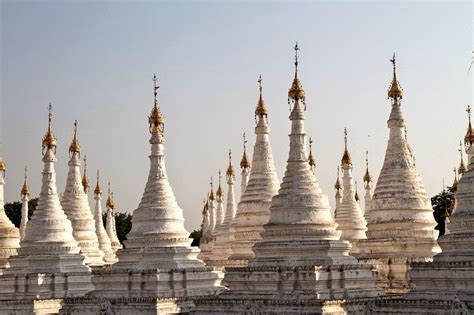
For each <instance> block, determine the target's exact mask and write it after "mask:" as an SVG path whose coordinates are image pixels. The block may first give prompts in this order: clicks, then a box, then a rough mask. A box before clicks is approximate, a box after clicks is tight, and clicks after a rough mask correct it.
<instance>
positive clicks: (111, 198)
mask: <svg viewBox="0 0 474 315" xmlns="http://www.w3.org/2000/svg"><path fill="white" fill-rule="evenodd" d="M105 206H106V207H107V208H109V209H112V210H114V209H115V202H114V193H113V192H112V191H111V189H110V182H109V183H108V196H107V201H106V202H105Z"/></svg>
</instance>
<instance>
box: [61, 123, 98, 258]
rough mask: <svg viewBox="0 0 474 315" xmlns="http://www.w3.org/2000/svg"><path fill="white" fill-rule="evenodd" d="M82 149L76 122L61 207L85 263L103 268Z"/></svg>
mask: <svg viewBox="0 0 474 315" xmlns="http://www.w3.org/2000/svg"><path fill="white" fill-rule="evenodd" d="M80 149H81V148H80V145H79V141H78V140H77V121H76V122H75V123H74V138H73V140H72V142H71V145H70V146H69V155H70V159H69V163H68V165H69V171H68V175H67V180H66V188H65V189H64V193H63V195H62V200H61V206H62V208H63V210H64V213H65V214H66V216H67V217H68V219H69V221H71V224H72V231H73V236H74V239H75V240H76V241H77V243H78V245H79V247H80V249H81V253H82V254H83V255H84V256H85V258H86V260H85V263H86V264H87V265H89V266H102V265H103V264H104V252H103V251H101V250H100V249H99V240H98V239H97V234H96V231H95V220H94V217H93V215H92V212H91V209H90V206H89V200H88V198H87V194H86V192H85V191H84V187H83V182H82V176H81V170H80V165H81V162H80Z"/></svg>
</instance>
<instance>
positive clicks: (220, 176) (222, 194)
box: [216, 170, 224, 197]
mask: <svg viewBox="0 0 474 315" xmlns="http://www.w3.org/2000/svg"><path fill="white" fill-rule="evenodd" d="M221 181H222V173H221V170H219V186H218V187H217V191H216V197H222V196H224V191H223V190H222V186H221Z"/></svg>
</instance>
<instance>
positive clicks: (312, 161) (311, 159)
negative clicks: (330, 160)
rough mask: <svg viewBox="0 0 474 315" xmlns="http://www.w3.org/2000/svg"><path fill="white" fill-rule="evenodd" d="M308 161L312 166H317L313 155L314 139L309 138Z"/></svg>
mask: <svg viewBox="0 0 474 315" xmlns="http://www.w3.org/2000/svg"><path fill="white" fill-rule="evenodd" d="M308 163H309V165H310V166H311V167H315V166H316V160H315V159H314V157H313V139H312V138H311V137H310V138H309V156H308Z"/></svg>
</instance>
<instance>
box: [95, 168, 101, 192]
mask: <svg viewBox="0 0 474 315" xmlns="http://www.w3.org/2000/svg"><path fill="white" fill-rule="evenodd" d="M101 193H102V189H100V185H99V170H97V184H96V185H95V189H94V194H95V195H99V194H101Z"/></svg>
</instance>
